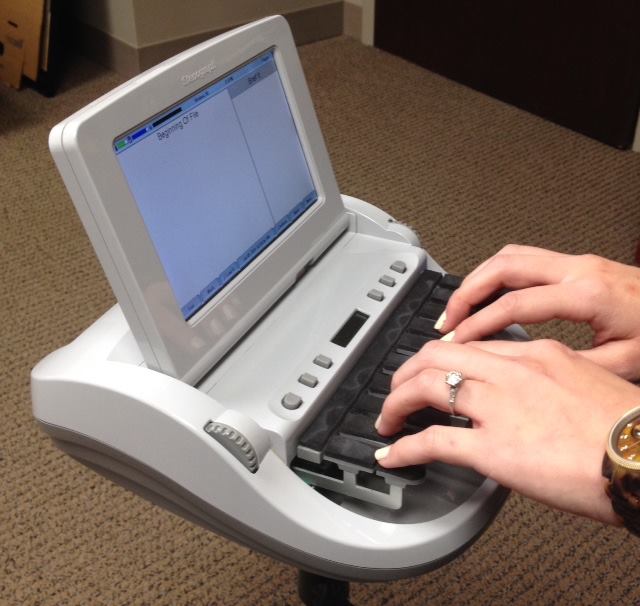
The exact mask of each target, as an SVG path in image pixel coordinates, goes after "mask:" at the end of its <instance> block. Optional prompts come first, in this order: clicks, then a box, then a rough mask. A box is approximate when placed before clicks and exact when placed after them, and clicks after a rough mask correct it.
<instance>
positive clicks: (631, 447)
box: [611, 415, 640, 461]
mask: <svg viewBox="0 0 640 606" xmlns="http://www.w3.org/2000/svg"><path fill="white" fill-rule="evenodd" d="M611 446H612V447H613V450H614V451H615V453H616V454H617V455H619V456H620V457H622V458H623V459H626V460H627V461H640V415H636V416H633V417H632V418H630V419H627V420H625V421H624V423H623V424H621V426H619V428H617V431H616V432H615V433H614V434H613V435H612V436H611Z"/></svg>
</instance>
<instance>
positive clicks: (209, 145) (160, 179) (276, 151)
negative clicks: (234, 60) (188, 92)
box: [113, 50, 318, 320]
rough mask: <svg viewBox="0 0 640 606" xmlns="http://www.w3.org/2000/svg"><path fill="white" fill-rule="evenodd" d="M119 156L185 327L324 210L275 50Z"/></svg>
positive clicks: (121, 143)
mask: <svg viewBox="0 0 640 606" xmlns="http://www.w3.org/2000/svg"><path fill="white" fill-rule="evenodd" d="M113 148H114V152H115V154H116V156H117V159H118V162H119V164H120V167H121V168H122V170H123V172H124V174H125V177H126V180H127V183H128V185H129V188H130V190H131V192H132V194H133V197H134V199H135V201H136V204H137V206H138V209H139V211H140V214H141V216H142V219H143V220H144V223H145V225H146V228H147V230H148V233H149V235H150V238H151V241H152V242H153V245H154V247H155V250H156V253H157V254H158V257H159V258H160V261H161V263H162V265H163V268H164V271H165V274H166V276H167V279H168V281H169V283H170V285H171V288H172V290H173V293H174V295H175V297H176V300H177V301H178V305H179V307H180V310H181V312H182V315H183V316H184V318H185V320H187V319H189V318H191V317H192V316H193V315H194V314H195V313H197V311H198V310H199V309H201V308H202V307H203V306H204V305H205V304H206V303H207V302H208V301H209V300H211V299H212V298H213V297H214V296H215V295H216V294H217V293H218V292H220V290H221V289H223V288H224V287H225V286H226V285H227V284H228V283H229V282H230V281H231V280H233V278H234V277H235V276H237V275H238V274H239V273H240V272H241V271H242V270H243V269H244V268H245V267H246V266H247V265H249V263H251V261H252V260H253V259H255V258H256V257H257V256H258V255H259V254H260V253H261V251H263V250H264V249H265V248H266V247H267V246H269V244H270V243H271V242H273V241H274V240H275V239H276V238H278V237H279V236H280V235H281V234H282V233H283V232H284V231H285V230H286V229H287V228H288V227H289V226H290V225H292V224H293V223H294V222H295V221H296V220H297V219H298V218H299V217H300V216H301V215H302V214H303V213H304V212H305V211H306V210H307V209H308V208H309V207H311V206H312V205H313V204H314V203H315V202H316V201H317V200H318V194H317V191H316V189H315V186H314V183H313V180H312V178H311V173H310V171H309V167H308V165H307V162H306V158H305V155H304V152H303V149H302V145H301V143H300V139H299V136H298V132H297V130H296V126H295V123H294V120H293V117H292V115H291V110H290V108H289V104H288V103H287V99H286V95H285V91H284V88H283V86H282V82H281V80H280V76H279V74H278V69H277V65H276V61H275V57H274V51H273V50H270V51H267V52H266V53H264V54H262V55H259V56H258V57H256V58H255V59H253V60H251V61H250V62H249V63H246V64H245V65H243V66H242V67H240V68H238V69H236V70H234V71H233V72H230V73H228V74H227V75H225V76H223V77H222V78H220V79H219V80H217V81H216V82H214V83H213V84H210V85H208V86H207V87H206V88H204V89H201V90H200V91H198V92H197V93H195V94H193V95H192V96H190V97H188V98H186V99H184V100H183V101H181V102H180V103H179V104H177V105H175V106H172V107H170V108H167V110H165V111H164V112H162V113H160V114H158V115H155V116H154V117H152V118H150V119H149V120H148V121H147V122H145V123H143V124H140V125H138V126H137V127H136V128H134V129H132V130H130V131H127V132H125V133H123V134H122V135H120V136H118V137H116V139H115V140H114V142H113Z"/></svg>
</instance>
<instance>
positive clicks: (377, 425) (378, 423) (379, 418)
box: [373, 415, 382, 429]
mask: <svg viewBox="0 0 640 606" xmlns="http://www.w3.org/2000/svg"><path fill="white" fill-rule="evenodd" d="M381 418H382V415H378V418H377V419H376V422H375V423H374V424H373V426H374V427H375V428H376V429H378V428H379V427H380V420H381Z"/></svg>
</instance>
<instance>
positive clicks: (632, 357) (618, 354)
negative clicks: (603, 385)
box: [578, 339, 640, 381]
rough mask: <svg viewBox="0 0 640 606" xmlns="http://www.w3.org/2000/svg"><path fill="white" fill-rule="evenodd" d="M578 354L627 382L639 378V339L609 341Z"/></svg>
mask: <svg viewBox="0 0 640 606" xmlns="http://www.w3.org/2000/svg"><path fill="white" fill-rule="evenodd" d="M578 353H579V354H580V355H581V356H583V357H585V358H587V359H588V360H591V361H592V362H594V363H596V364H597V365H598V366H602V367H603V368H606V369H607V370H609V371H610V372H613V373H615V374H616V375H618V376H619V377H622V378H623V379H627V381H637V380H638V379H639V378H640V339H626V340H624V341H609V342H608V343H605V344H604V345H599V346H598V347H594V348H593V349H587V350H583V351H579V352H578Z"/></svg>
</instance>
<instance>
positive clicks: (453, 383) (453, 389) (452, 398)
mask: <svg viewBox="0 0 640 606" xmlns="http://www.w3.org/2000/svg"><path fill="white" fill-rule="evenodd" d="M463 381H464V377H463V376H462V373H461V372H460V371H459V370H451V371H449V372H448V373H447V374H446V375H445V377H444V382H445V383H446V384H447V385H448V386H449V407H450V408H451V414H452V415H455V414H456V395H457V394H458V388H459V387H460V385H462V382H463Z"/></svg>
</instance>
